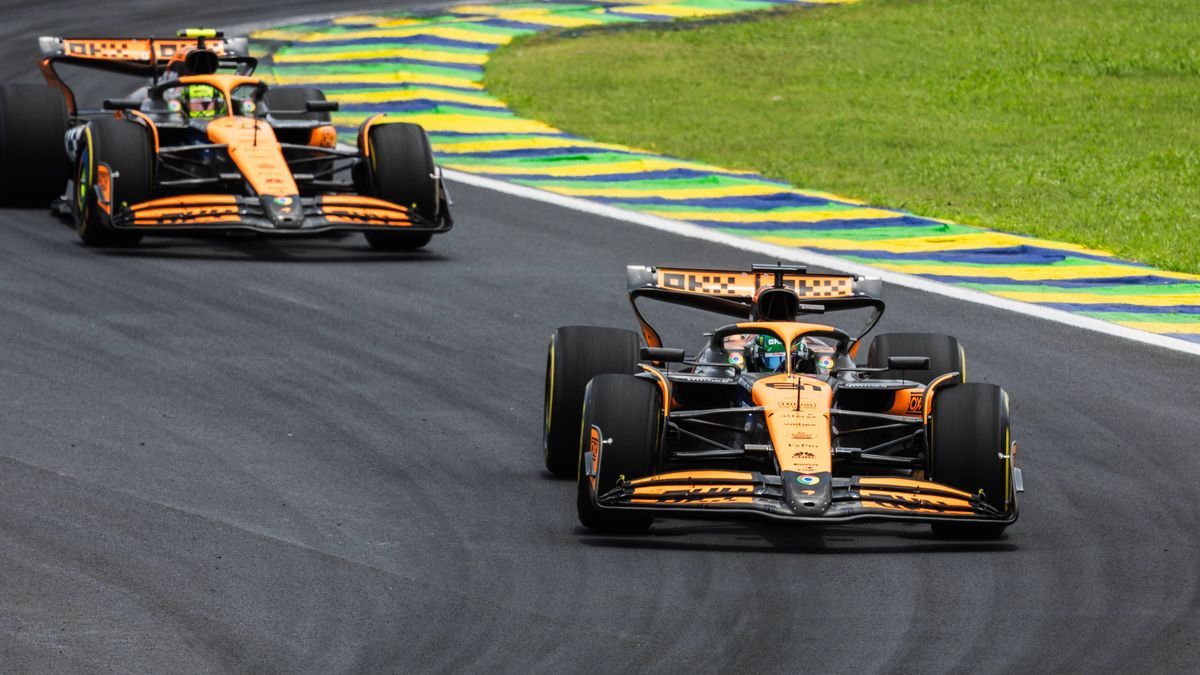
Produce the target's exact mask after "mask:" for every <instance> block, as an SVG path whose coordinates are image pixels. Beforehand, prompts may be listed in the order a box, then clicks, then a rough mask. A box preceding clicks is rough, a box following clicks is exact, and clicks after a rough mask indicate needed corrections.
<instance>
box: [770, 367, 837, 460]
mask: <svg viewBox="0 0 1200 675" xmlns="http://www.w3.org/2000/svg"><path fill="white" fill-rule="evenodd" d="M750 395H751V397H752V398H753V399H754V404H755V405H759V406H762V407H763V408H765V409H766V410H765V412H764V415H765V416H766V420H767V431H768V432H769V433H770V434H771V442H772V444H773V445H774V446H775V458H776V459H777V460H778V462H779V468H780V470H782V471H795V472H797V473H803V474H814V473H822V472H827V471H832V470H833V456H832V455H831V454H830V452H829V448H830V447H832V442H831V439H830V435H829V408H830V407H831V406H832V405H833V390H832V389H831V388H830V386H829V384H828V383H827V382H824V381H822V380H818V379H816V378H813V377H805V376H803V375H775V376H772V377H765V378H763V379H761V380H759V381H758V382H756V383H755V384H754V388H753V389H752V390H751V392H750Z"/></svg>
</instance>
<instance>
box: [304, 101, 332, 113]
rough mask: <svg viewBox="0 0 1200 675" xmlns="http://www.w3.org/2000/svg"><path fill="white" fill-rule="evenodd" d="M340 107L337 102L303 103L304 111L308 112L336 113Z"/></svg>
mask: <svg viewBox="0 0 1200 675" xmlns="http://www.w3.org/2000/svg"><path fill="white" fill-rule="evenodd" d="M340 107H341V106H340V105H338V102H337V101H305V103H304V109H305V110H307V111H308V112H337V111H338V108H340Z"/></svg>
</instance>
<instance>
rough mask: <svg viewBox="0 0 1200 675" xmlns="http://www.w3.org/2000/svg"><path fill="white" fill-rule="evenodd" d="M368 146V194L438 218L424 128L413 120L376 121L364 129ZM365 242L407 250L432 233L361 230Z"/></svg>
mask: <svg viewBox="0 0 1200 675" xmlns="http://www.w3.org/2000/svg"><path fill="white" fill-rule="evenodd" d="M367 136H368V137H367V142H368V143H370V148H371V153H370V154H371V165H370V166H371V173H370V175H371V186H370V190H371V192H370V194H373V195H374V196H376V197H379V198H380V199H386V200H387V201H389V202H392V203H394V204H401V205H403V206H407V207H409V208H411V209H413V210H414V211H416V212H417V213H418V214H420V215H421V216H422V217H424V218H425V219H426V220H430V221H436V220H437V218H438V192H437V181H436V180H435V179H434V173H433V172H434V170H435V169H434V162H433V151H432V150H431V149H430V147H429V137H428V136H426V135H425V130H424V129H422V128H421V127H419V126H417V125H415V124H408V123H406V122H398V123H394V124H377V125H375V126H374V127H371V128H370V129H369V130H368V131H367ZM364 235H365V236H366V238H367V242H368V243H370V244H371V246H372V247H373V248H376V249H380V250H391V251H396V250H401V251H407V250H412V249H416V248H420V247H422V246H424V245H425V244H428V243H429V240H430V239H431V238H432V237H433V235H432V234H428V233H425V234H414V233H409V232H397V233H392V232H365V233H364Z"/></svg>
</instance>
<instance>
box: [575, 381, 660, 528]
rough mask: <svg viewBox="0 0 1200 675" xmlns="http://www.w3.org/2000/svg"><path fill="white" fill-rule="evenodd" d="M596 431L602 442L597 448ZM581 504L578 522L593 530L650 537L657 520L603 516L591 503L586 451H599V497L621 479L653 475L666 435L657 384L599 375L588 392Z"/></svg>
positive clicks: (582, 445) (596, 461)
mask: <svg viewBox="0 0 1200 675" xmlns="http://www.w3.org/2000/svg"><path fill="white" fill-rule="evenodd" d="M593 429H594V430H595V433H596V434H597V436H598V442H596V443H593V442H592V440H591V434H592V431H593ZM582 431H583V433H582V434H581V439H580V452H579V475H578V483H577V500H576V502H577V503H576V506H577V508H578V514H579V522H580V523H581V524H582V525H583V526H584V527H586V528H588V529H590V530H596V531H599V532H612V533H638V532H645V531H646V530H647V529H649V527H650V525H651V523H653V522H654V516H651V515H646V514H641V513H629V512H613V511H604V510H601V509H600V508H599V507H597V506H596V504H595V502H594V501H593V500H592V482H591V480H592V479H591V478H590V477H589V476H588V470H587V469H588V467H586V466H584V453H583V450H584V449H585V448H588V447H595V448H597V449H598V454H599V457H598V458H595V459H594V464H593V467H594V469H595V472H596V476H595V481H596V484H595V494H596V495H603V494H604V493H606V492H608V491H609V490H612V489H613V488H614V487H616V485H617V482H618V481H619V480H632V479H634V478H642V477H645V476H649V475H652V474H653V473H654V472H655V467H656V466H657V465H658V460H659V443H660V438H661V434H662V392H661V390H660V389H659V388H658V385H656V384H655V383H653V382H649V381H647V380H643V379H640V378H637V377H634V376H633V375H598V376H596V377H595V378H594V379H593V380H592V381H591V383H590V384H589V385H588V387H587V391H586V394H585V396H584V404H583V428H582Z"/></svg>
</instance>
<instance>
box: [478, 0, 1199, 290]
mask: <svg viewBox="0 0 1200 675" xmlns="http://www.w3.org/2000/svg"><path fill="white" fill-rule="evenodd" d="M487 82H488V85H489V88H490V89H491V90H492V91H494V92H495V93H496V94H497V95H499V96H500V97H501V98H502V99H504V100H507V101H508V102H509V103H510V104H511V105H512V106H513V107H514V108H515V109H516V110H517V111H518V112H520V113H521V114H523V115H525V116H528V117H534V118H537V119H541V120H545V121H548V122H551V123H553V124H555V125H556V126H558V127H560V128H562V129H564V130H567V131H570V132H573V133H577V134H581V135H584V136H587V137H590V138H594V139H598V140H602V141H609V142H619V143H625V144H629V145H634V146H638V147H642V148H650V149H653V150H656V151H659V152H662V153H666V154H670V155H675V156H679V157H684V158H688V159H697V160H703V161H707V162H712V163H715V164H718V165H721V166H726V167H733V168H743V169H754V170H757V171H760V172H762V173H763V174H765V175H768V176H771V177H775V178H782V179H785V180H787V181H789V182H791V183H793V184H795V185H797V186H800V187H806V188H813V189H819V190H828V191H832V192H837V193H840V194H844V195H846V196H852V197H859V198H863V199H867V200H869V201H871V202H873V203H877V204H880V205H885V206H891V207H897V208H904V209H908V210H910V211H913V212H915V213H917V214H920V215H925V216H934V217H940V218H949V219H953V220H955V221H957V222H960V223H965V224H972V225H983V226H987V227H993V228H996V229H1001V230H1008V231H1013V232H1021V233H1028V234H1033V235H1037V236H1041V237H1047V238H1053V239H1059V240H1065V241H1072V242H1077V243H1082V244H1086V245H1089V246H1095V247H1101V248H1106V249H1109V250H1112V251H1114V252H1116V253H1119V254H1121V255H1123V256H1125V257H1129V258H1134V259H1137V260H1142V261H1145V262H1149V263H1153V264H1156V265H1159V266H1162V267H1166V268H1170V269H1175V270H1182V271H1188V272H1200V2H1198V1H1197V0H866V1H865V2H863V3H862V4H859V5H852V6H843V7H836V6H835V7H828V8H821V9H808V10H803V9H793V10H786V11H780V12H771V13H768V14H760V15H756V16H755V17H753V18H750V19H748V20H746V21H741V22H735V23H710V24H703V23H699V24H691V25H690V27H689V28H688V29H686V30H679V29H678V28H674V29H672V28H663V27H645V28H638V29H634V30H628V29H626V30H617V31H604V30H600V31H592V32H589V33H588V34H586V35H583V36H573V37H567V38H563V37H562V36H555V35H553V34H549V35H542V36H537V37H533V38H529V39H525V40H521V41H518V42H516V43H514V44H513V45H510V46H509V47H506V48H504V49H502V50H500V51H499V52H498V53H497V54H496V55H495V56H494V58H493V59H492V60H491V62H490V63H489V64H488V66H487Z"/></svg>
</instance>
